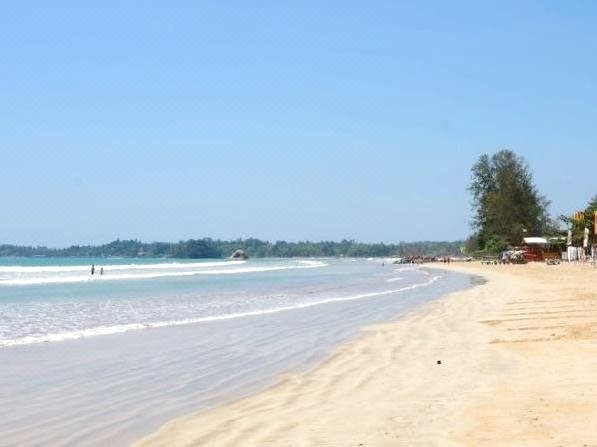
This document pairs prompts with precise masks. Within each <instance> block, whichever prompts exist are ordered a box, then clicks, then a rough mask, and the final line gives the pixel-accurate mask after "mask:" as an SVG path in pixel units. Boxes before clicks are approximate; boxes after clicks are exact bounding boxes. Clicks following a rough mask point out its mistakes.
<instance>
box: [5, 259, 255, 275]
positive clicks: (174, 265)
mask: <svg viewBox="0 0 597 447" xmlns="http://www.w3.org/2000/svg"><path fill="white" fill-rule="evenodd" d="M246 262H247V261H242V260H239V261H216V262H162V263H158V264H106V265H102V264H100V263H98V264H97V265H98V268H99V266H100V265H102V266H103V267H104V268H105V269H106V270H108V269H109V270H110V271H112V270H157V269H160V270H161V269H185V268H189V269H190V268H207V267H219V266H226V265H238V264H244V263H246ZM89 268H90V266H89V265H43V266H21V265H0V273H46V272H52V273H65V272H89Z"/></svg>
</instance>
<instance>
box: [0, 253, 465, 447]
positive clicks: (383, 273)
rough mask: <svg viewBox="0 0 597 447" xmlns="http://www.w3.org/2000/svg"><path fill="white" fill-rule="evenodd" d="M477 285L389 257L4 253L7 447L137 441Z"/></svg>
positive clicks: (2, 382)
mask: <svg viewBox="0 0 597 447" xmlns="http://www.w3.org/2000/svg"><path fill="white" fill-rule="evenodd" d="M91 264H94V265H95V267H96V274H94V275H93V276H92V275H91V274H90V266H91ZM101 267H103V268H104V274H103V275H101V276H100V275H98V269H99V268H101ZM470 285H471V278H470V277H467V276H464V275H458V274H453V273H441V274H438V273H434V272H431V271H426V270H425V269H419V268H416V267H411V266H393V265H388V264H385V265H384V266H382V260H377V259H372V260H351V259H341V260H340V259H299V260H294V259H293V260H288V259H285V260H281V259H263V260H261V259H259V260H248V261H247V262H227V261H222V260H201V261H184V262H183V261H173V260H163V259H159V260H148V259H143V260H137V259H135V260H130V259H108V260H106V259H48V258H35V259H0V360H1V361H2V364H3V365H4V367H3V368H2V371H1V372H0V389H1V390H2V393H0V408H11V411H10V412H9V414H8V415H7V416H6V417H3V418H0V433H2V435H3V436H2V437H1V438H0V445H4V444H5V445H35V444H60V445H64V444H66V445H103V444H108V443H109V444H111V445H126V444H127V443H129V442H130V441H132V440H134V439H136V438H138V437H140V436H142V435H144V434H147V433H148V432H150V431H151V430H153V429H155V428H157V427H159V425H161V424H163V423H164V422H166V421H167V420H169V419H171V418H173V417H177V416H180V415H183V414H185V413H188V412H192V411H197V410H200V409H203V408H209V407H210V406H213V405H215V404H218V403H221V402H223V401H225V400H228V399H232V398H235V397H237V396H239V395H243V394H245V393H248V392H253V391H256V390H258V389H261V388H263V387H264V386H267V385H268V384H270V383H272V382H273V380H275V377H276V376H277V375H278V374H280V373H282V372H285V371H290V370H292V371H297V370H302V369H304V368H306V367H309V366H312V365H314V364H316V363H317V362H318V361H319V360H320V359H322V358H323V357H324V356H325V355H326V354H327V353H329V352H330V350H331V349H333V347H334V346H336V345H338V344H339V343H341V342H344V341H346V340H348V339H350V338H351V337H354V336H355V335H356V334H358V331H359V328H360V327H362V326H363V325H366V324H370V323H377V322H381V321H388V320H390V319H394V318H396V317H397V316H399V315H401V314H402V313H404V312H407V311H409V310H411V309H413V308H415V307H416V306H418V305H421V304H423V303H425V302H427V301H429V300H430V299H433V298H435V297H438V296H440V295H442V294H444V293H447V292H450V291H453V290H458V289H462V288H465V287H469V286H470ZM3 443H4V444H3Z"/></svg>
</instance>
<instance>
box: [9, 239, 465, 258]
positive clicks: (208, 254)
mask: <svg viewBox="0 0 597 447" xmlns="http://www.w3.org/2000/svg"><path fill="white" fill-rule="evenodd" d="M463 245H464V241H451V242H448V241H420V242H399V243H396V244H385V243H374V244H366V243H362V242H356V241H353V240H343V241H340V242H333V241H321V242H309V241H302V242H286V241H276V242H273V243H272V242H268V241H263V240H260V239H255V238H249V239H237V240H233V241H225V240H215V239H211V238H202V239H189V240H186V241H180V242H176V243H169V242H150V243H147V242H141V241H138V240H120V239H117V240H115V241H113V242H110V243H108V244H103V245H72V246H70V247H68V248H48V247H24V246H17V245H0V256H4V257H6V256H21V257H33V256H48V257H90V258H98V257H111V256H118V257H130V258H135V257H147V258H181V259H198V258H226V257H229V256H230V255H231V254H232V253H233V252H234V251H235V250H237V249H241V250H244V251H245V252H246V253H247V255H248V256H249V257H256V258H262V257H279V258H291V257H341V256H345V257H393V256H395V257H404V256H438V255H459V254H461V252H462V247H463Z"/></svg>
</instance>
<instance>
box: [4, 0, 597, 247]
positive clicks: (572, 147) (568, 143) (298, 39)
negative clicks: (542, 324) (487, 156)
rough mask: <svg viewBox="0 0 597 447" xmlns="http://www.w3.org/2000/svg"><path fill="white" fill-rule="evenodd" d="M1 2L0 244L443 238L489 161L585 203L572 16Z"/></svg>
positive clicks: (595, 187)
mask: <svg viewBox="0 0 597 447" xmlns="http://www.w3.org/2000/svg"><path fill="white" fill-rule="evenodd" d="M22 3H23V4H17V3H13V4H12V5H11V6H5V7H4V9H3V14H2V16H1V17H0V57H1V58H2V63H1V64H0V81H1V82H0V122H2V127H1V128H2V132H1V134H0V190H1V191H2V194H1V197H2V209H3V212H2V219H0V243H2V242H5V243H23V244H48V245H50V246H63V245H69V244H71V243H100V242H107V241H110V240H112V239H115V238H117V237H120V238H139V239H142V240H146V241H153V240H165V241H175V240H179V239H186V238H190V237H203V236H210V237H214V238H237V237H247V236H255V237H259V238H264V239H270V240H276V239H286V240H304V239H311V240H321V239H333V240H339V239H343V238H348V239H357V240H362V241H387V242H391V241H399V240H421V239H457V238H463V237H465V236H466V235H467V234H468V233H469V227H468V223H469V220H470V214H471V213H470V198H469V195H468V193H467V191H466V186H467V184H468V181H469V177H470V176H469V169H470V167H471V165H472V164H473V163H474V161H475V160H476V159H477V158H478V157H479V155H480V154H481V153H483V152H494V151H496V150H499V149H502V148H509V149H512V150H514V151H516V152H517V153H518V154H520V155H522V156H523V157H525V158H526V159H527V161H528V162H529V163H530V165H531V167H532V169H533V172H534V175H535V181H536V183H537V185H538V187H539V189H540V191H541V192H542V193H544V194H545V195H547V196H548V198H549V199H550V200H551V201H552V207H551V211H552V213H553V214H555V215H557V214H560V213H564V212H566V213H568V212H570V211H573V210H575V209H577V208H580V207H582V206H584V204H585V203H586V202H587V201H588V200H589V198H590V197H591V196H592V195H594V194H597V179H596V176H595V175H596V174H595V167H596V166H597V150H596V145H595V141H596V132H597V130H596V128H595V123H596V112H595V105H596V104H597V84H596V83H595V79H597V57H595V55H596V54H597V28H596V27H595V26H594V25H595V23H596V20H597V6H595V4H594V3H593V2H589V1H586V2H555V1H554V2H544V1H542V2H532V1H524V2H519V1H516V2H503V1H500V2H472V1H471V2H425V3H424V4H415V3H422V2H404V3H402V2H396V1H388V2H384V1H368V2H351V1H342V2H310V1H301V2H259V1H257V2H220V1H218V2H208V1H205V2H159V3H158V2H155V3H153V4H152V3H150V2H128V3H127V4H126V5H123V4H122V3H123V2H113V1H105V2H101V3H98V4H97V5H96V6H93V7H89V6H88V4H85V2H74V1H73V2H51V3H49V2H22ZM282 3H284V5H282ZM322 3H325V5H322ZM249 5H250V6H249Z"/></svg>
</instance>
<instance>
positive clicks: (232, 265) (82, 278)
mask: <svg viewBox="0 0 597 447" xmlns="http://www.w3.org/2000/svg"><path fill="white" fill-rule="evenodd" d="M245 262H246V261H230V262H211V263H207V262H205V263H196V264H194V265H195V266H200V267H205V266H208V267H219V266H222V267H224V268H211V269H202V270H189V269H188V266H190V265H192V264H178V266H179V268H181V269H182V271H177V272H172V271H166V272H154V273H125V274H122V273H120V274H112V273H111V271H112V270H113V268H112V267H114V266H110V269H109V270H108V269H107V268H106V270H105V272H106V273H105V274H104V275H94V276H91V275H88V274H87V270H89V269H88V268H86V269H85V275H78V276H74V275H70V276H33V277H25V278H22V277H18V278H9V279H0V285H5V286H18V285H21V286H22V285H40V284H66V283H77V282H96V281H118V280H120V281H122V280H131V279H133V280H134V279H153V278H167V277H181V276H196V275H238V274H242V273H259V272H271V271H277V270H293V269H308V268H319V267H325V266H326V265H327V264H326V263H324V262H319V261H298V262H297V264H296V265H283V266H263V267H248V266H247V267H239V268H237V267H236V266H237V265H239V264H244V263H245ZM153 265H159V264H153ZM167 265H171V264H167ZM119 267H121V266H119ZM130 268H131V267H129V269H130ZM134 269H135V270H137V267H134ZM121 270H123V269H121Z"/></svg>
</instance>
